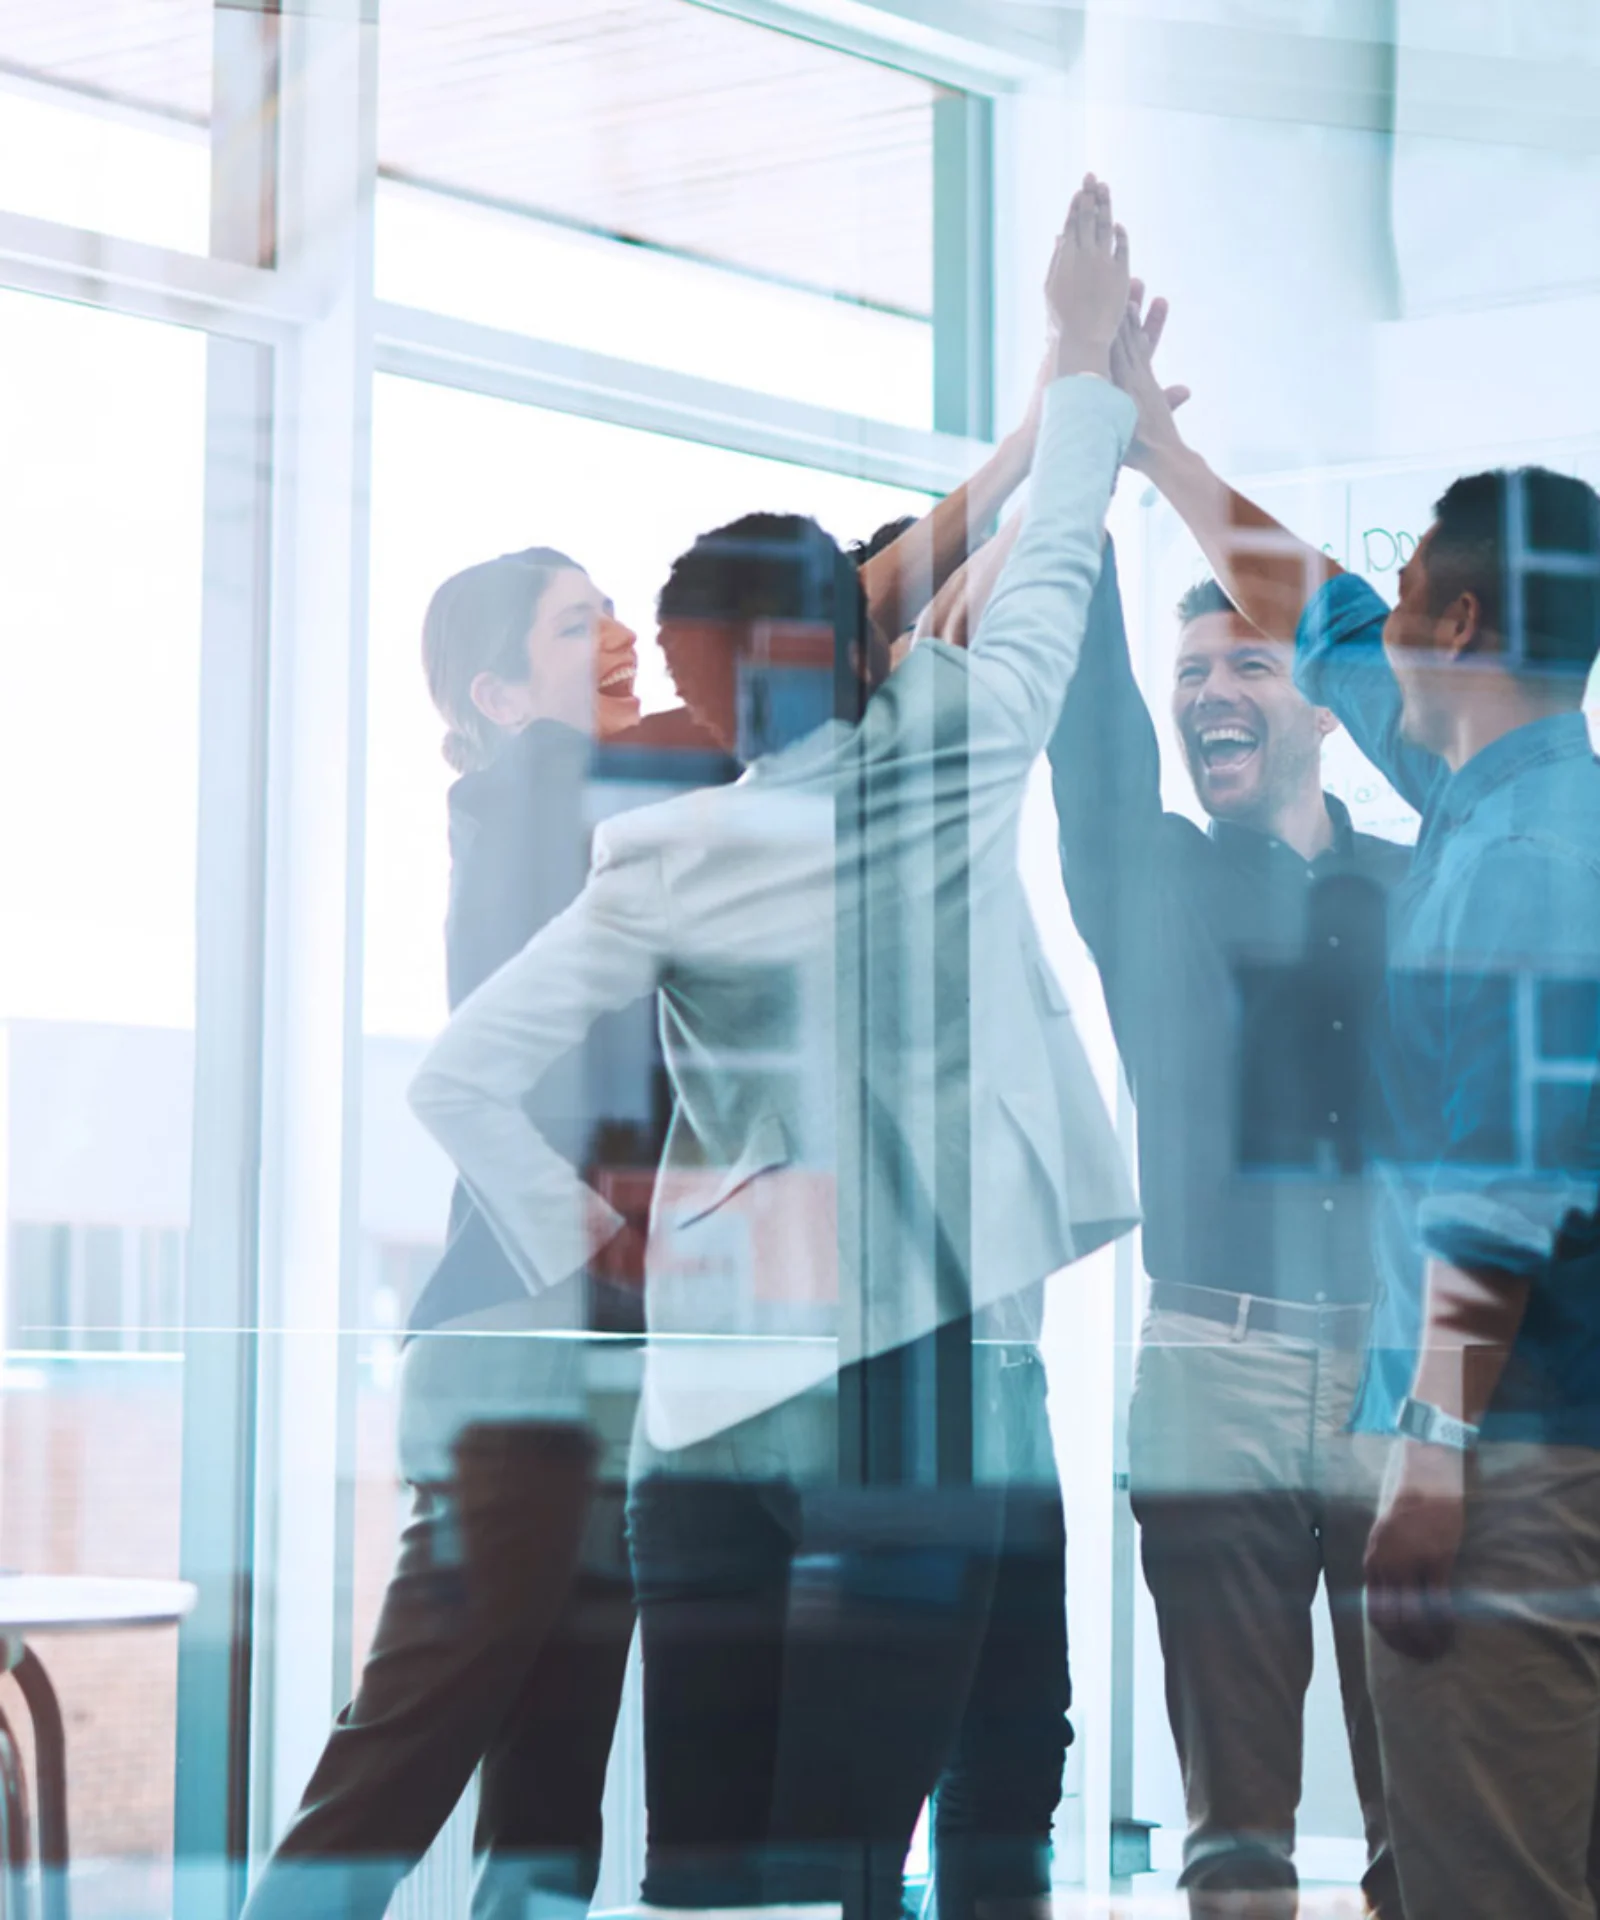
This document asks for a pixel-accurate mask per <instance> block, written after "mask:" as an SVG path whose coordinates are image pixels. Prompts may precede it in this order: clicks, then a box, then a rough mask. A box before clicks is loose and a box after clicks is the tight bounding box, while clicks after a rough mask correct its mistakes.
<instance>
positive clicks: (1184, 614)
mask: <svg viewBox="0 0 1600 1920" xmlns="http://www.w3.org/2000/svg"><path fill="white" fill-rule="evenodd" d="M1238 612H1239V609H1238V608H1237V607H1236V606H1235V605H1234V604H1233V602H1232V601H1231V600H1230V599H1229V598H1228V595H1227V593H1226V591H1225V590H1224V588H1223V586H1222V583H1221V582H1220V581H1218V580H1214V579H1213V578H1212V577H1211V575H1210V574H1209V573H1208V574H1207V575H1206V577H1205V578H1204V579H1203V580H1197V581H1196V582H1195V583H1194V585H1193V586H1192V587H1190V588H1189V589H1188V590H1187V591H1186V592H1185V594H1184V596H1183V598H1182V599H1181V600H1180V601H1179V602H1178V625H1179V626H1180V627H1187V626H1189V625H1190V624H1191V623H1192V622H1193V621H1196V620H1204V619H1205V618H1206V617H1207V615H1208V614H1213V613H1232V614H1237V613H1238Z"/></svg>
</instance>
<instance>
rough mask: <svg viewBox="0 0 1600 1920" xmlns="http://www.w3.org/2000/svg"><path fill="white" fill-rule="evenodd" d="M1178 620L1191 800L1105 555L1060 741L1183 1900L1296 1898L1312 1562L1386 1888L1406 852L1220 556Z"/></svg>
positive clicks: (1374, 1873)
mask: <svg viewBox="0 0 1600 1920" xmlns="http://www.w3.org/2000/svg"><path fill="white" fill-rule="evenodd" d="M1178 623H1179V637H1178V654H1177V661H1176V665H1175V668H1174V674H1173V692H1172V717H1173V722H1174V725H1175V727H1176V730H1177V735H1178V739H1179V742H1180V744H1181V746H1182V749H1183V754H1184V758H1185V761H1186V762H1187V765H1188V770H1189V775H1190V778H1191V780H1192V781H1193V783H1194V789H1195V794H1196V796H1197V798H1198V799H1199V801H1200V805H1201V807H1202V808H1203V810H1204V811H1205V813H1206V814H1207V816H1208V817H1209V822H1210V824H1209V826H1208V828H1206V829H1204V830H1202V829H1201V828H1200V827H1197V826H1196V825H1195V824H1194V823H1193V822H1192V821H1191V820H1189V819H1187V818H1185V817H1184V816H1183V815H1181V814H1177V813H1168V812H1164V811H1163V809H1162V804H1161V759H1160V751H1159V748H1158V746H1157V742H1156V731H1155V727H1154V726H1153V724H1152V722H1151V717H1150V714H1149V712H1148V710H1147V708H1146V706H1145V702H1144V699H1143V697H1142V696H1141V694H1140V692H1139V688H1138V684H1137V682H1136V681H1135V679H1134V676H1133V670H1132V666H1131V664H1130V661H1129V657H1128V643H1127V636H1126V634H1125V632H1124V629H1123V621H1122V608H1121V600H1120V596H1119V593H1118V587H1117V574H1116V566H1115V562H1114V559H1113V558H1111V557H1110V556H1108V558H1107V561H1106V564H1105V566H1104V568H1103V569H1102V571H1101V575H1100V582H1099V585H1098V587H1097V589H1096V593H1095V600H1094V604H1093V606H1092V608H1091V610H1090V615H1089V626H1088V632H1087V634H1086V636H1085V639H1084V648H1083V657H1082V659H1081V661H1080V662H1079V667H1078V673H1077V676H1076V677H1075V679H1074V681H1073V684H1072V689H1071V692H1070V693H1069V694H1068V696H1067V701H1066V705H1065V707H1064V709H1063V711H1062V716H1061V723H1060V725H1059V726H1058V727H1057V729H1056V733H1055V738H1054V739H1053V740H1052V742H1051V745H1050V767H1051V774H1052V778H1053V783H1054V789H1055V801H1056V814H1057V818H1058V821H1059V825H1060V847H1061V872H1062V878H1063V880H1064V882H1065V885H1066V891H1067V898H1068V900H1069V902H1070V903H1071V906H1072V910H1073V915H1074V917H1075V919H1076V921H1077V924H1078V929H1079V931H1080V932H1081V933H1082V935H1083V937H1084V939H1085V941H1086V942H1087V943H1088V946H1089V948H1090V951H1091V952H1092V953H1093V955H1094V958H1095V961H1096V963H1097V965H1098V967H1099V969H1100V977H1101V981H1102V983H1103V985H1104V988H1105V995H1106V1005H1107V1008H1108V1010H1109V1012H1110V1015H1111V1022H1112V1027H1113V1029H1114V1031H1115V1034H1116V1039H1117V1045H1118V1049H1119V1051H1120V1053H1121V1055H1122V1060H1123V1065H1124V1068H1125V1070H1126V1072H1127V1075H1128V1083H1129V1086H1130V1087H1131V1089H1132V1091H1133V1096H1134V1100H1135V1103H1136V1107H1137V1115H1138V1137H1139V1164H1140V1193H1141V1198H1142V1201H1143V1206H1144V1212H1145V1224H1144V1239H1143V1246H1144V1264H1145V1269H1146V1271H1147V1272H1148V1274H1149V1276H1150V1296H1149V1309H1148V1313H1147V1315H1146V1318H1145V1323H1144V1327H1143V1331H1142V1334H1141V1339H1140V1350H1139V1360H1138V1372H1137V1377H1136V1382H1135V1386H1134V1392H1133V1402H1132V1406H1131V1408H1130V1411H1129V1415H1128V1478H1129V1486H1130V1491H1131V1494H1132V1500H1133V1508H1134V1512H1135V1514H1136V1515H1137V1517H1138V1520H1139V1524H1140V1549H1141V1555H1142V1560H1143V1565H1144V1572H1145V1579H1146V1582H1147V1584H1148V1586H1149V1588H1150V1594H1151V1598H1152V1600H1153V1601H1154V1604H1155V1612H1156V1621H1157V1625H1158V1628H1159V1631H1160V1636H1161V1651H1162V1658H1163V1661H1164V1665H1165V1684H1166V1698H1167V1709H1168V1714H1169V1718H1170V1722H1171V1726H1172V1733H1173V1739H1174V1741H1175V1743H1176V1746H1177V1750H1178V1760H1179V1764H1180V1768H1181V1770H1182V1774H1183V1781H1184V1798H1185V1802H1186V1805H1187V1809H1188V1818H1189V1826H1188V1832H1187V1835H1186V1837H1185V1842H1184V1866H1183V1872H1182V1874H1181V1876H1180V1884H1181V1885H1182V1886H1184V1887H1186V1888H1187V1889H1188V1893H1189V1905H1190V1911H1191V1913H1193V1914H1195V1915H1196V1916H1201V1915H1224V1914H1226V1915H1231V1914H1235V1913H1245V1912H1248V1913H1250V1914H1260V1915H1262V1916H1268V1915H1279V1914H1281V1915H1284V1916H1292V1915H1293V1914H1294V1912H1295V1911H1296V1893H1295V1888H1296V1884H1297V1883H1296V1874H1295V1868H1294V1863H1293V1849H1294V1832H1295V1815H1296V1809H1297V1807H1298V1804H1299V1800H1300V1785H1301V1775H1302V1762H1303V1740H1304V1724H1305V1698H1306V1690H1307V1687H1308V1686H1309V1684H1310V1680H1311V1660H1312V1655H1311V1648H1312V1609H1313V1606H1314V1604H1315V1601H1316V1595H1317V1588H1318V1586H1319V1584H1320V1585H1323V1586H1324V1587H1325V1589H1326V1592H1327V1595H1328V1603H1329V1607H1330V1612H1331V1616H1332V1624H1333V1641H1334V1649H1335V1654H1336V1657H1337V1661H1338V1668H1339V1687H1340V1693H1341V1696H1342V1699H1343V1703H1344V1711H1345V1724H1346V1732H1347V1736H1348V1739H1349V1744H1350V1757H1351V1761H1352V1764H1353V1768H1354V1773H1355V1779H1356V1786H1357V1791H1358V1796H1359V1799H1360V1802H1361V1807H1362V1813H1363V1818H1364V1822H1365V1826H1366V1839H1367V1853H1368V1863H1367V1869H1366V1873H1365V1875H1364V1880H1363V1885H1364V1887H1365V1890H1366V1893H1367V1897H1368V1899H1369V1901H1370V1902H1371V1904H1372V1907H1373V1910H1374V1911H1375V1912H1377V1913H1379V1914H1381V1915H1384V1916H1395V1915H1398V1913H1399V1912H1400V1905H1399V1899H1398V1895H1397V1894H1396V1892H1395V1887H1394V1867H1393V1862H1392V1860H1391V1858H1390V1854H1389V1847H1388V1838H1387V1833H1386V1828H1385V1820H1384V1811H1383V1790H1382V1786H1383V1783H1382V1771H1381V1766H1380V1762H1379V1758H1378V1746H1377V1734H1376V1729H1375V1727H1374V1724H1373V1718H1372V1706H1371V1701H1370V1698H1369V1696H1368V1690H1367V1679H1366V1656H1365V1649H1364V1646H1363V1633H1362V1617H1361V1590H1362V1554H1363V1552H1364V1550H1365V1547H1366V1539H1367V1533H1368V1531H1369V1529H1370V1527H1371V1524H1372V1518H1373V1515H1374V1513H1375V1511H1376V1507H1377V1497H1378V1487H1379V1480H1380V1476H1381V1467H1382V1460H1381V1449H1380V1448H1377V1447H1375V1446H1374V1445H1373V1444H1372V1443H1370V1442H1363V1441H1360V1440H1356V1439H1354V1438H1352V1437H1351V1436H1350V1435H1349V1434H1348V1433H1347V1432H1346V1428H1347V1427H1348V1425H1349V1420H1350V1411H1351V1407H1352V1405H1353V1403H1354V1400H1355V1393H1356V1386H1357V1381H1358V1378H1359V1374H1360V1366H1361V1358H1362V1354H1363V1352H1364V1351H1365V1347H1366V1338H1367V1328H1368V1324H1369V1320H1370V1312H1371V1303H1372V1293H1373V1284H1374V1277H1373V1261H1372V1249H1371V1240H1370V1229H1369V1224H1368V1211H1367V1191H1366V1180H1365V1177H1364V1176H1365V1163H1366V1156H1367V1153H1368V1150H1369V1147H1370V1142H1369V1141H1368V1140H1367V1139H1366V1138H1365V1134H1366V1132H1367V1129H1366V1127H1365V1126H1364V1117H1365V1116H1364V1109H1365V1107H1366V1105H1367V1097H1366V1086H1367V1070H1368V1051H1367V1049H1368V1040H1369V1027H1370V1023H1371V1018H1372V1016H1373V1015H1374V1014H1376V1012H1377V1011H1378V1006H1379V1001H1380V994H1381V987H1382V978H1383V941H1384V914H1385V903H1386V896H1387V893H1388V890H1389V888H1390V887H1391V886H1392V885H1394V883H1395V882H1396V881H1397V880H1399V879H1400V877H1401V876H1402V875H1403V874H1404V872H1405V869H1406V864H1407V851H1406V849H1405V848H1403V847H1399V846H1396V845H1394V844H1393V843H1391V842H1389V841H1386V840H1379V839H1374V838H1372V837H1371V836H1369V835H1367V834H1362V833H1356V832H1355V831H1353V829H1352V827H1351V824H1350V816H1349V814H1348V813H1347V812H1346V810H1345V808H1344V807H1343V805H1342V804H1341V803H1340V802H1339V801H1338V800H1337V799H1336V798H1335V797H1334V796H1333V795H1331V794H1328V793H1325V792H1324V791H1323V786H1322V743H1323V740H1324V739H1325V738H1326V737H1327V735H1328V733H1329V732H1330V730H1331V729H1332V728H1333V727H1334V725H1335V724H1336V723H1335V721H1334V718H1333V715H1332V714H1331V713H1330V712H1329V711H1328V710H1327V708H1325V707H1319V706H1313V705H1312V704H1311V702H1310V701H1308V700H1307V699H1306V698H1305V697H1304V695H1302V694H1301V693H1299V692H1298V691H1297V690H1296V688H1295V686H1294V683H1293V664H1294V662H1293V654H1292V652H1291V650H1290V649H1289V648H1288V647H1286V646H1282V645H1279V644H1276V643H1274V642H1272V641H1269V640H1268V639H1267V638H1266V637H1265V636H1264V635H1263V634H1261V633H1260V632H1259V631H1258V630H1257V629H1256V628H1254V627H1252V626H1251V625H1250V624H1249V622H1248V621H1246V620H1244V619H1243V618H1242V617H1241V616H1240V615H1239V614H1238V613H1237V612H1236V611H1235V609H1234V607H1233V605H1232V604H1231V602H1230V601H1229V600H1228V597H1227V595H1226V594H1225V593H1224V592H1223V590H1222V589H1221V588H1220V587H1219V586H1218V585H1217V583H1216V581H1214V580H1206V581H1202V582H1201V583H1200V584H1199V585H1198V586H1196V587H1194V588H1191V589H1190V591H1189V592H1188V593H1186V594H1185V595H1184V597H1183V600H1182V602H1181V603H1180V605H1179V607H1178ZM1246 1896H1249V1899H1248V1900H1247V1899H1246Z"/></svg>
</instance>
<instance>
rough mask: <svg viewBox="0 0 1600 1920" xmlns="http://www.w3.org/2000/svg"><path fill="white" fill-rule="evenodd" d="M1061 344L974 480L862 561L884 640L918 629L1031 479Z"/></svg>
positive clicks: (865, 588) (864, 587) (871, 610)
mask: <svg viewBox="0 0 1600 1920" xmlns="http://www.w3.org/2000/svg"><path fill="white" fill-rule="evenodd" d="M1054 362H1055V343H1054V342H1053V341H1052V343H1051V347H1050V351H1049V352H1048V353H1047V354H1046V355H1045V359H1044V362H1043V363H1042V365H1041V366H1040V369H1039V375H1038V378H1037V379H1036V380H1035V381H1034V385H1033V393H1032V396H1031V397H1030V399H1029V401H1028V410H1027V413H1026V414H1025V415H1024V416H1023V419H1022V421H1021V423H1020V425H1018V426H1016V427H1014V428H1013V429H1012V431H1011V432H1010V433H1008V434H1007V435H1006V437H1005V438H1004V439H1003V440H1002V441H1000V443H999V444H998V445H997V446H996V447H995V450H994V452H993V453H991V454H990V455H989V457H988V459H987V460H985V461H984V463H983V465H982V466H981V467H979V468H978V470H977V472H976V473H974V474H973V475H972V477H971V479H970V480H966V481H964V482H963V483H962V484H961V485H960V486H959V487H957V488H956V489H955V491H954V492H953V493H948V494H946V495H945V497H944V499H942V500H940V501H938V502H936V503H935V505H934V506H932V507H931V508H930V509H929V510H928V512H926V513H925V514H924V515H923V516H922V518H921V519H920V520H918V521H917V522H916V524H915V525H914V526H910V527H907V528H906V530H905V532H904V533H903V534H901V535H900V537H899V539H898V540H895V541H892V542H891V543H890V544H889V545H888V546H887V547H885V548H884V549H883V551H882V552H881V553H875V554H874V555H873V556H872V558H871V559H870V560H866V561H863V563H862V565H861V568H860V576H861V591H862V593H863V594H865V596H866V601H867V613H868V615H869V616H870V618H871V620H872V624H873V625H874V626H875V627H876V628H877V629H878V631H879V633H881V634H882V635H883V636H884V637H885V639H888V640H894V639H896V638H898V636H899V635H901V634H903V633H904V632H905V631H906V629H907V628H908V627H910V626H912V625H914V624H915V622H916V620H917V618H918V616H919V615H920V614H922V613H923V612H924V610H925V609H926V608H927V607H928V606H929V605H930V604H931V603H932V602H933V601H934V600H935V599H936V598H937V596H938V595H939V593H940V592H941V590H942V589H943V588H944V587H945V586H946V585H947V584H948V583H949V581H950V580H951V578H952V577H953V576H954V575H955V573H956V572H957V570H958V569H959V568H961V567H962V566H963V565H964V564H965V563H966V562H967V560H968V558H969V556H970V555H971V554H972V553H973V550H974V548H976V547H978V546H979V544H980V542H982V541H983V540H984V537H985V532H986V530H987V529H988V528H989V527H990V526H992V525H993V523H994V522H995V520H996V519H997V518H998V517H999V514H1000V510H1001V509H1002V508H1003V507H1004V506H1005V504H1006V502H1007V501H1008V500H1009V499H1010V498H1011V496H1012V494H1014V493H1015V492H1016V490H1017V488H1018V487H1020V486H1021V485H1022V483H1023V481H1024V480H1026V479H1027V477H1028V471H1029V469H1030V468H1031V467H1032V465H1033V457H1034V450H1035V448H1036V447H1037V446H1038V442H1039V422H1040V421H1041V419H1042V418H1043V417H1044V395H1045V388H1046V387H1047V386H1048V385H1049V384H1050V381H1051V379H1052V378H1053V377H1054V372H1055V366H1054Z"/></svg>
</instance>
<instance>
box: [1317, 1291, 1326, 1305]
mask: <svg viewBox="0 0 1600 1920" xmlns="http://www.w3.org/2000/svg"><path fill="white" fill-rule="evenodd" d="M1327 1297H1328V1296H1327V1295H1326V1294H1325V1293H1319V1294H1318V1295H1317V1305H1318V1306H1319V1307H1320V1306H1321V1305H1322V1303H1323V1301H1324V1300H1326V1299H1327Z"/></svg>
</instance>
